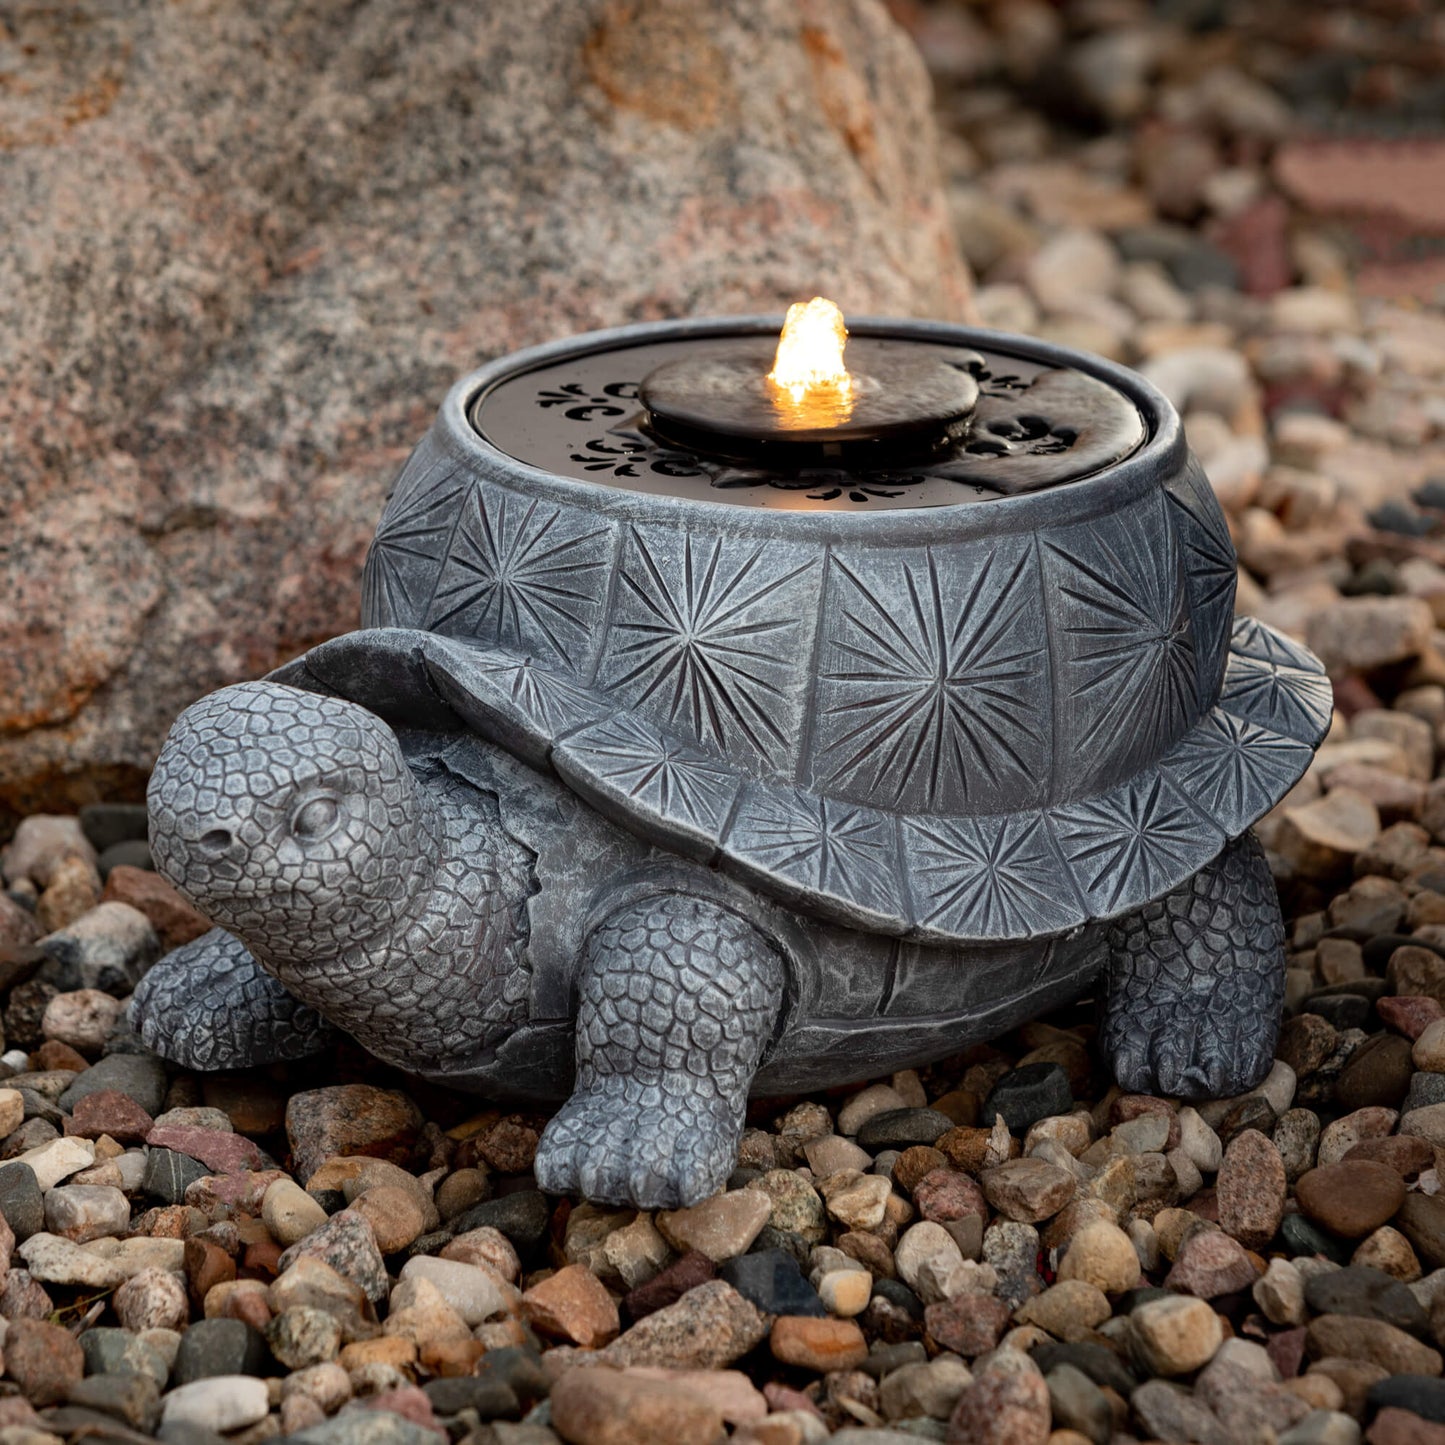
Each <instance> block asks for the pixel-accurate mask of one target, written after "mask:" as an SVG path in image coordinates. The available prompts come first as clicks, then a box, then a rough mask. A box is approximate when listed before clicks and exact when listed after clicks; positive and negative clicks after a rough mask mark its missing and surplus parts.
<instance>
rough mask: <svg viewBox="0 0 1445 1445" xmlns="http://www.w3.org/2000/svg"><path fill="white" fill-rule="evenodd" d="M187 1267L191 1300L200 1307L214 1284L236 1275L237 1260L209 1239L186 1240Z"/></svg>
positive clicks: (187, 1280)
mask: <svg viewBox="0 0 1445 1445" xmlns="http://www.w3.org/2000/svg"><path fill="white" fill-rule="evenodd" d="M185 1267H186V1283H187V1284H188V1285H189V1287H190V1295H191V1300H192V1302H193V1303H194V1304H195V1305H196V1306H197V1307H198V1308H199V1307H200V1305H201V1303H202V1302H203V1301H204V1300H205V1298H206V1295H207V1293H208V1292H209V1291H210V1290H211V1289H212V1288H214V1286H216V1285H218V1284H222V1283H224V1282H225V1281H226V1280H230V1279H235V1277H236V1261H235V1260H234V1259H232V1258H231V1256H230V1255H229V1254H227V1253H226V1251H225V1250H224V1249H222V1248H221V1246H220V1245H219V1244H213V1243H211V1241H210V1240H208V1239H195V1238H192V1239H188V1240H186V1252H185Z"/></svg>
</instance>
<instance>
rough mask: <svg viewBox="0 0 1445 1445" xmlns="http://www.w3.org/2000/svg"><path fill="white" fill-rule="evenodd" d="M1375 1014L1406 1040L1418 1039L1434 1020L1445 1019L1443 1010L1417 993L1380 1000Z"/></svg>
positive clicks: (1430, 999)
mask: <svg viewBox="0 0 1445 1445" xmlns="http://www.w3.org/2000/svg"><path fill="white" fill-rule="evenodd" d="M1375 1012H1376V1013H1377V1014H1379V1016H1380V1017H1381V1018H1382V1019H1384V1021H1385V1022H1386V1023H1387V1024H1388V1025H1389V1026H1390V1027H1391V1028H1392V1029H1394V1030H1395V1032H1396V1033H1400V1034H1404V1035H1405V1037H1406V1038H1407V1039H1418V1038H1419V1037H1420V1035H1421V1034H1423V1033H1424V1032H1425V1030H1426V1028H1427V1027H1429V1025H1430V1024H1433V1023H1434V1022H1435V1020H1436V1019H1441V1018H1445V1008H1441V1007H1440V1005H1439V1004H1438V1003H1436V1002H1435V1000H1434V999H1433V998H1429V997H1427V996H1426V995H1425V994H1418V993H1412V994H1402V995H1400V996H1399V997H1386V998H1382V999H1380V1000H1379V1001H1378V1002H1377V1003H1376V1004H1375Z"/></svg>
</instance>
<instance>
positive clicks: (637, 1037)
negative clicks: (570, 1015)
mask: <svg viewBox="0 0 1445 1445" xmlns="http://www.w3.org/2000/svg"><path fill="white" fill-rule="evenodd" d="M784 979H785V974H784V968H783V960H782V959H781V957H780V956H779V955H778V953H777V952H776V950H775V949H774V948H773V947H772V946H771V945H770V944H769V943H768V941H767V940H766V939H765V938H764V937H763V935H762V934H761V933H760V932H759V931H758V930H757V929H756V928H755V927H754V926H753V925H752V924H751V923H749V922H748V921H747V919H745V918H742V917H741V916H740V915H738V914H736V913H734V912H732V911H731V910H730V909H728V908H725V907H723V906H721V905H720V904H717V903H714V902H712V901H710V900H707V899H700V898H689V897H687V896H685V895H680V894H660V895H657V896H654V897H651V898H647V899H643V900H641V901H640V902H636V903H633V904H629V905H628V906H627V907H625V908H623V909H621V910H620V911H619V912H617V913H615V914H613V915H612V917H610V918H609V919H607V921H606V922H605V923H603V924H602V925H601V926H600V927H599V928H597V929H595V930H594V931H593V932H592V933H591V935H590V936H589V938H588V941H587V948H586V956H585V959H584V961H583V966H582V972H581V976H580V978H579V980H578V989H579V999H578V1008H577V1088H576V1091H575V1092H574V1093H573V1095H572V1097H571V1099H569V1100H568V1102H567V1103H566V1104H565V1105H564V1106H563V1108H562V1110H561V1112H560V1113H559V1114H557V1115H556V1116H555V1117H554V1118H553V1120H552V1122H551V1123H550V1124H548V1125H547V1128H546V1130H545V1132H544V1133H543V1135H542V1140H541V1144H540V1146H539V1147H538V1150H537V1162H536V1171H537V1181H538V1183H539V1184H541V1186H542V1187H543V1188H544V1189H547V1190H550V1191H552V1192H553V1193H558V1194H561V1193H567V1192H572V1191H575V1192H578V1193H581V1194H584V1195H585V1196H586V1197H587V1198H589V1199H595V1200H599V1201H602V1202H606V1203H617V1204H622V1203H630V1204H633V1205H635V1206H636V1207H638V1208H640V1209H676V1208H678V1207H679V1206H683V1205H689V1204H695V1203H697V1202H698V1201H699V1200H701V1199H706V1198H707V1197H708V1196H709V1195H711V1194H715V1193H716V1192H717V1191H718V1190H719V1189H721V1188H722V1187H723V1185H724V1184H725V1183H726V1182H727V1177H728V1175H729V1174H730V1173H731V1172H732V1169H733V1165H734V1164H735V1162H736V1160H737V1151H738V1140H739V1138H740V1137H741V1135H742V1128H743V1114H744V1111H745V1109H746V1107H747V1097H748V1086H749V1085H750V1084H751V1082H752V1077H753V1074H754V1073H755V1072H756V1071H757V1067H758V1062H759V1060H760V1059H761V1058H762V1054H763V1048H764V1046H765V1044H766V1043H767V1041H768V1039H769V1038H770V1037H771V1035H772V1031H773V1025H774V1023H775V1022H776V1020H777V1017H778V1011H779V1009H780V1007H781V1005H782V996H783V985H784Z"/></svg>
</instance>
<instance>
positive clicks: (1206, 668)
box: [1165, 465, 1238, 706]
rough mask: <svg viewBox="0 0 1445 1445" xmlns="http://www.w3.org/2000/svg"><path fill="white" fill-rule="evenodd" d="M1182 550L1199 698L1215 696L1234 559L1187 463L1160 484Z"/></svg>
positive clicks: (1210, 496)
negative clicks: (1173, 476)
mask: <svg viewBox="0 0 1445 1445" xmlns="http://www.w3.org/2000/svg"><path fill="white" fill-rule="evenodd" d="M1165 496H1167V497H1168V498H1169V500H1170V502H1171V503H1172V504H1173V509H1172V511H1171V516H1172V517H1173V519H1174V525H1175V528H1176V531H1177V533H1178V536H1179V542H1180V546H1181V547H1182V549H1183V554H1184V570H1185V573H1186V575H1187V576H1188V579H1189V598H1190V606H1191V608H1192V610H1193V613H1194V633H1195V645H1196V648H1197V649H1198V654H1199V697H1200V701H1201V702H1202V703H1203V704H1204V705H1205V706H1207V705H1208V704H1209V703H1210V702H1211V701H1212V700H1213V697H1214V693H1215V689H1216V688H1217V686H1218V684H1219V676H1220V673H1221V671H1222V670H1223V667H1224V654H1225V651H1226V650H1227V648H1228V646H1229V630H1230V622H1231V619H1232V617H1233V615H1234V587H1235V582H1236V579H1237V571H1236V569H1237V566H1238V563H1237V560H1236V558H1235V553H1234V543H1233V542H1232V541H1231V540H1230V537H1229V527H1228V525H1227V524H1226V522H1225V520H1224V513H1223V512H1222V511H1220V509H1219V503H1218V502H1217V501H1216V500H1215V498H1214V493H1213V492H1212V491H1211V490H1210V488H1209V483H1208V481H1207V480H1206V479H1205V477H1204V475H1203V473H1202V472H1200V471H1199V470H1198V467H1197V465H1191V466H1190V467H1188V468H1187V469H1186V470H1185V471H1183V472H1182V473H1180V475H1179V476H1178V477H1177V478H1175V480H1174V481H1172V482H1171V483H1170V484H1169V485H1168V487H1167V488H1166V489H1165Z"/></svg>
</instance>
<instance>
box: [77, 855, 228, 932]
mask: <svg viewBox="0 0 1445 1445" xmlns="http://www.w3.org/2000/svg"><path fill="white" fill-rule="evenodd" d="M101 902H102V903H128V904H130V906H131V907H132V908H137V909H139V910H140V911H141V912H142V913H144V914H145V916H146V917H147V918H148V919H150V925H151V927H152V928H154V929H155V931H156V934H157V936H158V937H159V938H160V941H161V948H162V949H163V950H164V951H165V952H167V953H169V952H170V951H171V949H173V948H179V947H180V946H181V945H182V944H183V943H189V942H190V941H191V940H192V939H193V938H199V937H200V936H201V935H202V934H203V933H209V932H210V929H211V921H210V919H208V918H206V917H205V915H204V914H201V913H198V912H197V911H196V910H195V909H194V908H192V907H191V905H190V904H189V903H187V902H186V900H185V899H184V898H182V897H181V895H180V894H179V893H177V892H176V890H175V889H174V888H173V887H172V886H171V885H170V883H168V882H167V881H166V880H165V879H164V878H163V877H161V875H160V874H159V873H152V872H151V871H150V870H149V869H148V868H133V867H132V866H131V865H130V864H129V863H119V864H117V865H116V866H115V867H114V868H112V869H111V870H110V873H109V874H108V875H107V877H106V880H105V891H104V892H103V893H102V894H101Z"/></svg>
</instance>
